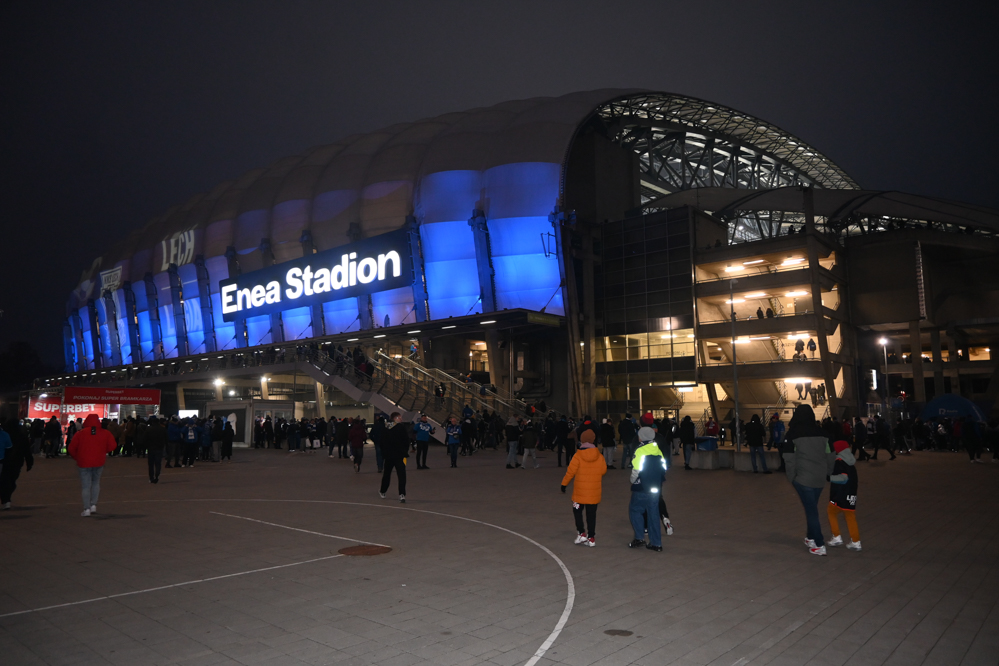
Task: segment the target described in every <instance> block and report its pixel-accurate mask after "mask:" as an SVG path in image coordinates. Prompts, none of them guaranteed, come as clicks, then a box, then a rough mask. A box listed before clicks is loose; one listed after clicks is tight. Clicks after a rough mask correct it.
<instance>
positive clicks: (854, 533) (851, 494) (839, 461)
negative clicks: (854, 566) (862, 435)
mask: <svg viewBox="0 0 999 666" xmlns="http://www.w3.org/2000/svg"><path fill="white" fill-rule="evenodd" d="M833 449H835V450H836V465H835V466H834V467H833V473H832V474H831V475H830V476H829V480H830V481H831V483H830V485H829V506H828V512H829V530H830V531H831V532H832V538H831V539H829V545H830V546H842V545H843V537H842V536H840V534H839V514H841V513H842V514H843V518H844V519H845V520H846V527H847V529H849V530H850V543H848V544H846V547H847V548H849V549H850V550H860V529H859V528H858V527H857V467H856V462H857V459H856V458H855V457H854V456H853V453H852V452H851V451H850V443H849V442H846V441H843V440H840V441H838V442H834V443H833Z"/></svg>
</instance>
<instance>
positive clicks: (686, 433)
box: [680, 416, 697, 469]
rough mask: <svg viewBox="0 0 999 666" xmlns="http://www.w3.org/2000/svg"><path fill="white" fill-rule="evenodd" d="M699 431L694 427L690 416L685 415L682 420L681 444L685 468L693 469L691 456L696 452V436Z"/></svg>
mask: <svg viewBox="0 0 999 666" xmlns="http://www.w3.org/2000/svg"><path fill="white" fill-rule="evenodd" d="M696 434H697V431H696V430H695V429H694V422H693V421H691V420H690V417H689V416H684V417H683V420H682V421H680V444H681V445H682V446H683V468H684V469H692V468H691V466H690V456H691V454H692V453H693V452H694V437H695V436H696Z"/></svg>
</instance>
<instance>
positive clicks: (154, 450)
mask: <svg viewBox="0 0 999 666" xmlns="http://www.w3.org/2000/svg"><path fill="white" fill-rule="evenodd" d="M168 441H169V440H168V437H167V431H166V429H165V428H164V427H163V424H162V423H161V422H160V420H159V419H158V418H156V417H155V416H150V417H149V423H148V424H147V425H146V444H145V446H146V451H147V453H146V467H147V468H148V469H149V483H159V482H160V472H161V471H162V465H163V453H164V451H166V448H167V443H168Z"/></svg>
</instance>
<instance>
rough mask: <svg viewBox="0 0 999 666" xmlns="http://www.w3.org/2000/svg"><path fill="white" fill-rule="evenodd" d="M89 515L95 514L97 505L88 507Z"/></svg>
mask: <svg viewBox="0 0 999 666" xmlns="http://www.w3.org/2000/svg"><path fill="white" fill-rule="evenodd" d="M90 513H97V505H96V504H91V505H90Z"/></svg>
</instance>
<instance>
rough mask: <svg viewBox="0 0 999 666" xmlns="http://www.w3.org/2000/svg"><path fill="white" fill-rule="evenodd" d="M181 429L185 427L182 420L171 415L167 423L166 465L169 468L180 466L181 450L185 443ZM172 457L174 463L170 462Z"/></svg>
mask: <svg viewBox="0 0 999 666" xmlns="http://www.w3.org/2000/svg"><path fill="white" fill-rule="evenodd" d="M181 430H183V428H182V427H181V425H180V421H179V420H178V419H177V417H176V416H171V417H170V421H169V423H167V449H166V465H164V467H166V468H167V469H170V468H171V467H180V456H181V451H182V449H183V448H184V443H183V442H182V441H181ZM171 459H172V460H173V464H172V465H171V464H170V461H171Z"/></svg>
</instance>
